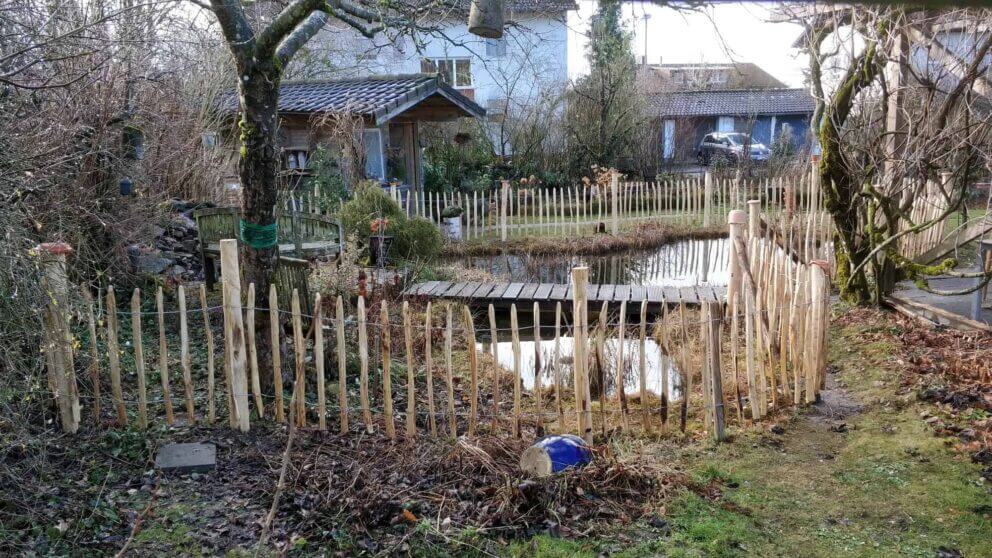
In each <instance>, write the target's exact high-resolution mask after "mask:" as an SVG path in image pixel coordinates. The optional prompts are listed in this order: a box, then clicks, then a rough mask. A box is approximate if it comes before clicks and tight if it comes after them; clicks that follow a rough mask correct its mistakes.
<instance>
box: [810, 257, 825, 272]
mask: <svg viewBox="0 0 992 558" xmlns="http://www.w3.org/2000/svg"><path fill="white" fill-rule="evenodd" d="M809 263H810V265H815V266H816V267H818V268H820V269H822V270H823V272H824V273H826V274H827V275H829V274H830V262H828V261H827V260H810V261H809Z"/></svg>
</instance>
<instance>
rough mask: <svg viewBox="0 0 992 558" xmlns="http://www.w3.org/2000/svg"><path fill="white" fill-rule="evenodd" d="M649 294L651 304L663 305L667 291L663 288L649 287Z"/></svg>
mask: <svg viewBox="0 0 992 558" xmlns="http://www.w3.org/2000/svg"><path fill="white" fill-rule="evenodd" d="M647 294H648V302H649V303H661V302H663V301H664V296H665V289H662V288H661V287H648V288H647Z"/></svg>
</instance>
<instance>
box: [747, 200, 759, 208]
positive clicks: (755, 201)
mask: <svg viewBox="0 0 992 558" xmlns="http://www.w3.org/2000/svg"><path fill="white" fill-rule="evenodd" d="M760 204H761V200H747V205H748V206H749V207H754V206H755V205H760Z"/></svg>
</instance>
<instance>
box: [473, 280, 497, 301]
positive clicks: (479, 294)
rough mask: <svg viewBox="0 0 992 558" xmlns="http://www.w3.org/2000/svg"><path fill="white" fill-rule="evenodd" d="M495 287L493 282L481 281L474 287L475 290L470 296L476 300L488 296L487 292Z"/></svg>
mask: <svg viewBox="0 0 992 558" xmlns="http://www.w3.org/2000/svg"><path fill="white" fill-rule="evenodd" d="M495 288H496V284H495V283H482V284H480V285H479V288H478V289H475V292H474V293H472V298H474V299H476V300H480V299H486V298H489V293H490V292H492V290H493V289H495Z"/></svg>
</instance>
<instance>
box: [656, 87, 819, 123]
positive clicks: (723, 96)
mask: <svg viewBox="0 0 992 558" xmlns="http://www.w3.org/2000/svg"><path fill="white" fill-rule="evenodd" d="M648 106H649V107H650V108H651V112H653V113H654V115H655V116H659V117H677V116H743V115H747V116H767V115H772V114H809V113H812V112H813V108H814V106H815V103H814V101H813V97H811V96H810V94H809V93H808V92H807V91H806V90H805V89H727V90H713V91H673V92H669V93H658V94H655V95H650V96H648Z"/></svg>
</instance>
